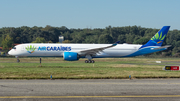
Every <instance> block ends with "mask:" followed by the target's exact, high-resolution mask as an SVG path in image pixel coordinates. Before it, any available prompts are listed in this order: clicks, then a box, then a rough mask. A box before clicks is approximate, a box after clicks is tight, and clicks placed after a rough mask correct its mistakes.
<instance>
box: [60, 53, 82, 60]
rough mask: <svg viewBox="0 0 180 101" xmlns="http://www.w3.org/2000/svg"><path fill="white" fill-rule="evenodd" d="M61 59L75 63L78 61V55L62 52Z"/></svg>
mask: <svg viewBox="0 0 180 101" xmlns="http://www.w3.org/2000/svg"><path fill="white" fill-rule="evenodd" d="M63 58H64V60H67V61H75V60H79V55H78V53H76V52H64V54H63Z"/></svg>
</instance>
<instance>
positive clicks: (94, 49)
mask: <svg viewBox="0 0 180 101" xmlns="http://www.w3.org/2000/svg"><path fill="white" fill-rule="evenodd" d="M119 42H120V41H117V42H115V43H114V44H112V45H110V46H106V47H100V48H91V49H85V50H81V51H79V53H80V54H84V55H87V54H90V55H95V54H96V53H99V52H102V51H103V50H104V49H107V48H111V47H114V46H116V45H117V44H118V43H119Z"/></svg>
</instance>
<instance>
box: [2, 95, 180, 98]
mask: <svg viewBox="0 0 180 101" xmlns="http://www.w3.org/2000/svg"><path fill="white" fill-rule="evenodd" d="M157 97H158V98H163V97H180V95H137V96H135V95H127V96H0V99H3V98H4V99H6V98H11V99H18V98H20V99H22V98H157Z"/></svg>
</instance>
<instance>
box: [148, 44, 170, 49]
mask: <svg viewBox="0 0 180 101" xmlns="http://www.w3.org/2000/svg"><path fill="white" fill-rule="evenodd" d="M168 47H171V45H166V46H162V47H158V48H151V49H152V50H158V49H163V48H168Z"/></svg>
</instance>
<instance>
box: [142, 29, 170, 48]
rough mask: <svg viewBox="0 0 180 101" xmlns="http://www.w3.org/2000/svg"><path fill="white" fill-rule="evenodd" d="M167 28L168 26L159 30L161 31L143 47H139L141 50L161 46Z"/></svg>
mask: <svg viewBox="0 0 180 101" xmlns="http://www.w3.org/2000/svg"><path fill="white" fill-rule="evenodd" d="M169 28H170V26H163V28H161V30H159V31H158V32H157V33H156V34H155V35H154V36H153V37H152V38H151V39H150V40H149V41H148V42H147V43H146V44H145V45H143V46H141V48H144V47H148V46H161V45H162V43H163V41H164V39H165V37H166V35H167V32H168V30H169ZM141 48H140V49H141Z"/></svg>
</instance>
